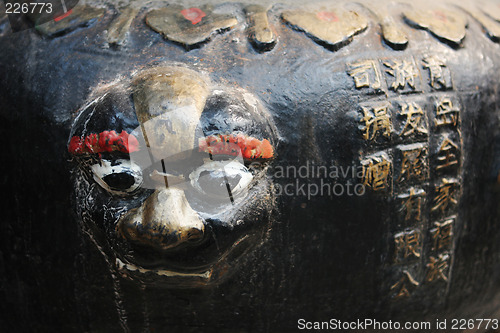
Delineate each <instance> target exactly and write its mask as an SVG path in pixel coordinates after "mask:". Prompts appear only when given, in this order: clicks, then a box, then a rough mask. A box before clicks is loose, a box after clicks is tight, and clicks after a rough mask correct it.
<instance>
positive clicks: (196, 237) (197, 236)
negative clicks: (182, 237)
mask: <svg viewBox="0 0 500 333" xmlns="http://www.w3.org/2000/svg"><path fill="white" fill-rule="evenodd" d="M202 239H203V230H200V229H198V228H191V229H189V230H188V232H187V241H188V242H189V243H197V242H199V241H200V240H202Z"/></svg>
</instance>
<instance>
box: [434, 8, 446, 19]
mask: <svg viewBox="0 0 500 333" xmlns="http://www.w3.org/2000/svg"><path fill="white" fill-rule="evenodd" d="M434 15H436V17H437V19H438V20H440V21H443V22H447V21H448V17H446V14H445V13H443V12H442V11H439V10H436V11H435V12H434Z"/></svg>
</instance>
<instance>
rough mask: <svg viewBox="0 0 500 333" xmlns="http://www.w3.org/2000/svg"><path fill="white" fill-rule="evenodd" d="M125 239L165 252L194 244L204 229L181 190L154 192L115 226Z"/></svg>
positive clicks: (201, 236) (199, 238) (199, 218)
mask: <svg viewBox="0 0 500 333" xmlns="http://www.w3.org/2000/svg"><path fill="white" fill-rule="evenodd" d="M117 231H118V233H119V234H121V235H122V236H123V237H124V238H125V239H127V240H129V241H131V242H133V243H140V244H144V245H148V246H151V247H153V248H155V249H157V250H169V249H174V248H179V247H183V246H186V245H192V244H193V243H197V242H198V241H200V240H201V239H202V238H203V235H204V231H205V226H204V224H203V220H202V219H201V217H200V216H199V215H198V214H197V213H196V212H195V211H194V210H193V209H192V208H191V206H190V205H189V203H188V201H187V200H186V197H185V195H184V191H182V190H180V189H176V188H166V189H161V190H156V191H155V192H154V193H153V194H152V195H151V196H150V197H149V198H148V199H146V201H144V203H143V204H142V206H141V207H139V208H136V209H133V210H131V211H130V212H129V213H128V214H127V215H125V216H124V217H123V218H122V219H121V220H120V221H119V222H118V225H117Z"/></svg>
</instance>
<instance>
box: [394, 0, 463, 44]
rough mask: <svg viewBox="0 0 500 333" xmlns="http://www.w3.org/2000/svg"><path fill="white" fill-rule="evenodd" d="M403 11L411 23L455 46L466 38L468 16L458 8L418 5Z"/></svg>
mask: <svg viewBox="0 0 500 333" xmlns="http://www.w3.org/2000/svg"><path fill="white" fill-rule="evenodd" d="M415 7H416V6H415ZM403 13H404V17H405V18H406V20H407V22H408V23H410V25H413V26H416V27H419V28H422V29H426V30H428V31H430V32H431V33H433V34H434V35H436V36H437V37H438V38H441V39H444V40H446V41H448V42H449V43H451V44H452V45H454V46H460V45H461V44H462V41H463V40H464V38H465V33H466V28H467V18H466V17H465V16H464V15H463V14H462V13H460V12H459V11H458V10H454V9H450V8H447V7H446V8H443V7H437V8H433V9H421V8H418V7H416V8H412V9H411V10H405V11H404V12H403Z"/></svg>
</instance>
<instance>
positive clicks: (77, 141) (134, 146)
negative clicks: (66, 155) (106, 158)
mask: <svg viewBox="0 0 500 333" xmlns="http://www.w3.org/2000/svg"><path fill="white" fill-rule="evenodd" d="M138 150H139V141H137V138H136V137H135V136H133V135H132V134H128V133H127V132H125V131H122V132H121V133H120V134H118V133H116V132H115V131H104V132H101V133H99V134H96V133H91V134H89V135H87V136H86V137H80V136H74V137H72V138H71V140H70V142H69V146H68V151H69V152H70V153H71V154H73V155H83V154H100V153H109V152H112V151H119V152H122V153H131V152H134V151H138Z"/></svg>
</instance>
